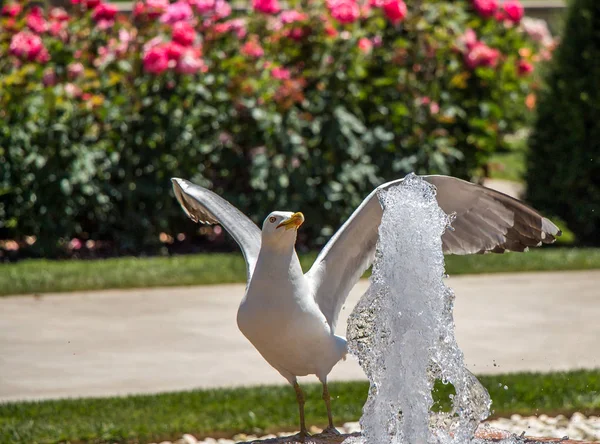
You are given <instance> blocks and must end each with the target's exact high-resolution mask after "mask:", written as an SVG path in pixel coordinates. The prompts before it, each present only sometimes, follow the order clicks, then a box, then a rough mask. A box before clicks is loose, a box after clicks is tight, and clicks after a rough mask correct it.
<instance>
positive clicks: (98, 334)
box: [0, 271, 600, 400]
mask: <svg viewBox="0 0 600 444" xmlns="http://www.w3.org/2000/svg"><path fill="white" fill-rule="evenodd" d="M448 282H449V285H450V286H451V287H453V288H454V290H455V292H456V295H457V297H456V310H455V321H456V330H457V338H458V341H459V344H460V346H461V347H462V349H463V350H464V353H465V358H466V360H467V362H468V364H469V366H470V368H471V369H472V371H474V372H475V373H479V374H483V373H498V372H514V371H520V370H540V371H548V370H557V369H576V368H595V367H600V346H599V344H600V321H599V320H600V271H590V272H566V273H560V272H559V273H523V274H496V275H484V276H463V277H460V276H459V277H452V278H450V279H449V281H448ZM366 287H367V281H361V282H360V283H359V284H358V285H357V286H356V287H355V289H354V290H353V292H352V294H351V296H350V298H349V301H348V303H347V306H346V308H345V310H344V311H343V312H342V320H341V322H340V325H339V326H338V332H339V333H341V334H343V332H345V329H346V318H347V315H348V314H349V313H350V311H351V310H352V307H353V306H354V304H355V303H356V301H357V300H358V298H359V297H360V296H361V295H362V293H363V292H364V290H365V289H366ZM243 292H244V286H243V285H222V286H211V287H189V288H160V289H146V290H132V291H100V292H90V293H79V294H52V295H45V296H42V297H34V296H15V297H4V298H0V400H16V399H37V398H56V397H76V396H106V395H115V394H127V393H150V392H160V391H168V390H182V389H191V388H195V387H218V386H232V385H253V384H273V383H276V384H277V383H283V382H284V380H283V378H282V377H281V376H280V375H279V374H278V373H277V372H276V371H275V370H273V369H272V368H271V367H270V366H269V365H268V364H266V363H265V362H264V361H263V359H262V357H261V356H260V355H259V354H258V352H257V351H256V350H254V348H253V347H252V346H251V345H250V344H249V343H248V342H247V341H246V339H245V338H244V337H243V336H242V334H241V333H240V332H239V331H238V330H237V326H236V321H235V319H236V311H237V305H238V303H239V301H240V299H241V297H242V294H243ZM363 377H364V376H363V374H362V371H361V369H360V367H359V366H358V364H357V363H356V362H354V361H353V360H352V359H348V360H347V361H346V362H342V363H340V364H338V365H337V366H336V367H335V368H334V370H333V372H332V375H331V379H337V380H340V379H358V378H363ZM309 380H311V381H316V379H314V378H309Z"/></svg>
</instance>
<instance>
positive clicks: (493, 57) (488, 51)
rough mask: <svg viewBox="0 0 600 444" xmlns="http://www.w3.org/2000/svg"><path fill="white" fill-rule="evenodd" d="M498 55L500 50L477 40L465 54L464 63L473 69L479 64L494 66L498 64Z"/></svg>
mask: <svg viewBox="0 0 600 444" xmlns="http://www.w3.org/2000/svg"><path fill="white" fill-rule="evenodd" d="M499 57H500V51H498V50H497V49H492V48H490V47H489V46H487V45H486V44H485V43H482V42H477V44H476V45H475V46H473V48H471V49H470V50H469V51H468V52H467V53H466V54H465V63H466V64H467V66H468V67H469V68H470V69H475V68H477V67H479V66H487V67H491V68H494V67H495V66H496V65H497V64H498V58H499Z"/></svg>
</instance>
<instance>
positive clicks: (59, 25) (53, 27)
mask: <svg viewBox="0 0 600 444" xmlns="http://www.w3.org/2000/svg"><path fill="white" fill-rule="evenodd" d="M64 30H66V26H65V22H58V21H52V22H50V24H49V26H48V33H49V34H50V35H51V36H53V37H61V34H63V31H64ZM62 38H63V40H65V39H66V38H67V36H66V34H63V35H62Z"/></svg>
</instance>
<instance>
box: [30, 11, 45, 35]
mask: <svg viewBox="0 0 600 444" xmlns="http://www.w3.org/2000/svg"><path fill="white" fill-rule="evenodd" d="M25 23H26V24H27V27H28V28H29V29H31V30H32V31H33V32H35V33H37V34H42V33H43V32H46V29H48V24H47V23H46V20H44V17H42V16H41V15H38V14H27V17H26V18H25Z"/></svg>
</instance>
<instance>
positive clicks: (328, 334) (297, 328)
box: [172, 176, 561, 440]
mask: <svg viewBox="0 0 600 444" xmlns="http://www.w3.org/2000/svg"><path fill="white" fill-rule="evenodd" d="M422 177H423V178H424V179H425V180H426V181H428V182H429V183H431V184H433V185H435V187H436V188H437V201H438V203H439V205H440V207H441V208H442V209H443V210H444V211H445V212H446V213H447V214H451V213H455V214H456V219H455V220H454V222H453V227H454V230H453V231H450V230H448V231H446V232H445V233H444V235H443V236H442V241H443V250H444V253H448V254H472V253H482V252H494V253H501V252H504V251H506V250H510V251H525V250H526V249H527V248H528V247H532V246H540V245H542V243H546V244H547V243H552V242H554V239H555V237H556V236H560V234H561V232H560V230H559V229H558V228H557V227H556V226H555V225H554V224H553V223H552V222H550V221H549V220H548V219H546V218H544V217H543V216H541V215H540V214H539V213H538V212H536V211H535V210H533V209H531V208H530V207H528V206H526V205H525V204H523V203H522V202H520V201H518V200H516V199H513V198H512V197H510V196H507V195H505V194H503V193H500V192H498V191H494V190H491V189H489V188H485V187H482V186H479V185H475V184H473V183H470V182H466V181H464V180H460V179H457V178H454V177H448V176H422ZM402 180H403V179H400V180H395V181H392V182H388V183H386V184H384V185H381V186H379V187H378V188H376V189H375V190H374V191H373V192H372V193H371V194H369V196H367V198H366V199H365V200H364V201H363V202H362V204H361V205H360V206H359V207H358V208H357V209H356V210H355V211H354V213H353V214H352V216H351V217H350V219H348V220H347V221H346V223H345V224H344V225H342V227H341V228H340V229H339V230H338V232H337V233H335V235H334V236H333V237H332V238H331V239H330V240H329V242H328V243H327V245H325V247H324V248H323V250H322V251H321V252H320V253H319V255H318V257H317V259H316V261H315V263H314V264H313V266H312V267H311V269H310V270H309V271H308V272H307V273H303V272H302V268H301V267H300V262H299V260H298V256H297V254H296V250H295V248H294V246H295V243H296V233H297V230H298V228H299V227H300V225H302V223H303V222H304V215H303V214H302V213H299V212H298V213H293V212H286V211H274V212H272V213H271V214H269V215H268V216H267V218H266V219H265V220H264V222H263V225H262V233H261V230H259V228H258V227H257V226H256V225H255V224H254V223H253V222H252V221H251V220H250V219H249V218H248V217H246V216H245V215H244V214H243V213H242V212H240V211H239V210H238V209H237V208H235V207H234V206H232V205H231V204H230V203H229V202H227V201H226V200H224V199H223V198H221V197H219V196H218V195H216V194H215V193H213V192H212V191H209V190H207V189H206V188H203V187H200V186H198V185H194V184H193V183H191V182H189V181H187V180H183V179H177V178H174V179H172V181H173V189H174V191H175V196H176V197H177V200H178V201H179V203H180V204H181V207H182V208H183V210H184V211H185V212H186V214H187V215H188V216H189V217H190V218H191V219H192V220H193V221H194V222H200V223H206V224H221V225H222V226H223V227H224V228H225V229H226V230H227V231H228V232H229V234H231V236H233V238H234V239H235V240H236V241H237V243H238V244H239V245H240V248H241V249H242V253H243V254H244V258H245V259H246V271H247V286H246V293H245V295H244V298H243V299H242V302H241V304H240V307H239V310H238V314H237V323H238V327H239V329H240V330H241V332H242V333H243V334H244V336H246V338H247V339H248V340H249V341H250V342H251V343H252V344H253V345H254V347H256V349H257V350H258V352H259V353H260V354H261V355H262V356H263V357H264V358H265V359H266V360H267V362H268V363H269V364H271V365H272V366H273V367H274V368H275V369H276V370H277V371H278V372H279V373H281V375H282V376H283V377H284V378H285V379H287V380H288V381H289V382H290V384H292V386H293V387H294V390H295V391H296V398H297V401H298V406H299V411H300V434H299V438H300V439H301V440H304V438H305V437H306V436H308V433H307V431H306V424H305V421H304V395H303V393H302V390H301V388H300V386H299V385H298V381H297V379H296V378H297V377H298V376H306V375H316V376H317V378H319V380H320V381H321V383H322V384H323V400H324V401H325V404H326V406H327V417H328V420H329V427H328V428H327V429H326V431H329V432H332V433H337V430H336V429H335V427H334V425H333V418H332V416H331V406H330V397H329V392H328V390H327V375H328V374H329V372H330V371H331V369H332V368H333V366H334V365H335V364H336V363H337V362H338V361H340V360H341V359H342V358H344V357H345V355H346V353H347V347H346V340H345V339H344V338H343V337H341V336H337V335H336V334H335V326H336V322H337V319H338V315H339V313H340V310H341V308H342V305H343V304H344V301H345V300H346V297H347V296H348V293H349V292H350V290H351V289H352V287H353V286H354V284H356V282H357V281H358V280H359V279H360V277H361V276H362V274H363V273H364V271H365V270H366V269H367V268H368V267H369V266H370V265H371V264H372V262H373V259H374V256H375V245H376V243H377V236H378V228H379V223H380V222H381V217H382V214H383V210H382V208H381V206H380V204H379V200H378V198H377V191H378V190H381V189H388V188H390V187H394V186H396V185H398V184H400V183H401V182H402Z"/></svg>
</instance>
